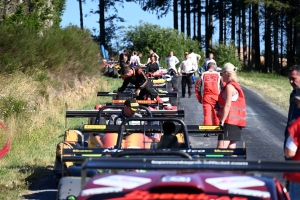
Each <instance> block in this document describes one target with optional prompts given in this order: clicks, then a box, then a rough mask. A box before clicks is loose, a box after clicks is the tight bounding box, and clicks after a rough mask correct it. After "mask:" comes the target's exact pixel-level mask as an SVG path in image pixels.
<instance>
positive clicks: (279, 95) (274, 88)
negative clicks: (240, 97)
mask: <svg viewBox="0 0 300 200" xmlns="http://www.w3.org/2000/svg"><path fill="white" fill-rule="evenodd" d="M238 76H239V83H240V84H241V85H243V86H245V87H248V88H249V89H252V90H254V91H255V92H257V93H258V94H259V95H260V96H261V97H262V98H263V99H265V100H266V101H267V102H269V103H271V104H272V105H273V106H275V107H278V108H280V109H281V110H283V111H284V112H286V113H287V112H288V107H289V97H290V93H291V91H292V87H291V85H290V83H289V80H288V78H287V77H283V76H279V75H276V74H263V73H258V72H247V73H246V72H239V73H238Z"/></svg>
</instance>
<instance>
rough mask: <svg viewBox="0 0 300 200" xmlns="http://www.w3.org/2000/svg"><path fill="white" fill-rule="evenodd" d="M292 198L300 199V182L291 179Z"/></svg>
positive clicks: (293, 199) (294, 199) (290, 192)
mask: <svg viewBox="0 0 300 200" xmlns="http://www.w3.org/2000/svg"><path fill="white" fill-rule="evenodd" d="M289 184H290V186H289V187H290V191H289V194H290V198H291V200H299V199H300V183H296V182H292V181H290V183H289Z"/></svg>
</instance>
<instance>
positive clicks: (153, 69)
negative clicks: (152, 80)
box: [146, 55, 159, 74]
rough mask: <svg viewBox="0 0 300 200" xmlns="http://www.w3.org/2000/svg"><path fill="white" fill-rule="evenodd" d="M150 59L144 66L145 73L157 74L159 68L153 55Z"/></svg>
mask: <svg viewBox="0 0 300 200" xmlns="http://www.w3.org/2000/svg"><path fill="white" fill-rule="evenodd" d="M150 59H151V61H150V62H149V63H148V64H146V73H152V74H157V73H159V66H158V64H157V62H155V60H156V57H155V55H152V56H151V57H150Z"/></svg>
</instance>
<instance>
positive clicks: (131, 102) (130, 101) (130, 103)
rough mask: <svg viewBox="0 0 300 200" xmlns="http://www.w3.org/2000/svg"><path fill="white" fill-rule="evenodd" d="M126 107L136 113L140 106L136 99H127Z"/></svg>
mask: <svg viewBox="0 0 300 200" xmlns="http://www.w3.org/2000/svg"><path fill="white" fill-rule="evenodd" d="M124 105H125V106H127V107H129V108H131V110H132V111H134V112H135V111H136V110H137V109H138V107H139V104H138V103H137V102H136V100H135V99H131V98H130V99H127V100H126V101H125V103H124Z"/></svg>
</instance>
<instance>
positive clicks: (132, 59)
mask: <svg viewBox="0 0 300 200" xmlns="http://www.w3.org/2000/svg"><path fill="white" fill-rule="evenodd" d="M129 64H130V66H131V67H136V66H137V65H138V56H137V52H136V51H133V52H132V54H131V57H130V61H129Z"/></svg>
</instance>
